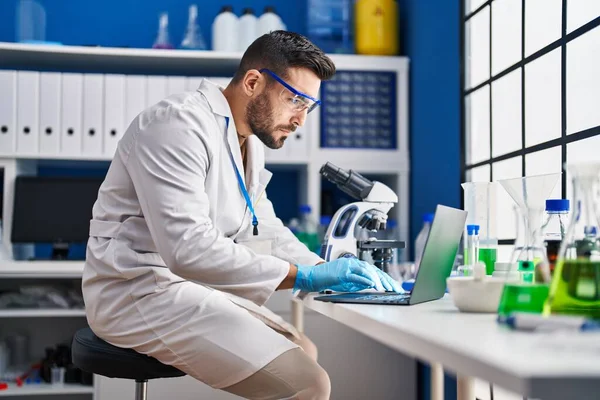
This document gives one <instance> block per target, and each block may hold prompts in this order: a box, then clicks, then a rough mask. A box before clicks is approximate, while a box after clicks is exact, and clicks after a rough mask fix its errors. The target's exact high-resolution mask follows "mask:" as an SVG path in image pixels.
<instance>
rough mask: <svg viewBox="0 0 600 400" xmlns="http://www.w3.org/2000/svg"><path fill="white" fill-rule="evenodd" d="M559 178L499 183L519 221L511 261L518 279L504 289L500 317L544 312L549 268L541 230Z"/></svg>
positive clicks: (515, 180) (503, 181) (557, 175)
mask: <svg viewBox="0 0 600 400" xmlns="http://www.w3.org/2000/svg"><path fill="white" fill-rule="evenodd" d="M559 177H560V174H547V175H536V176H526V177H523V178H516V179H506V180H501V181H499V182H500V184H501V185H502V187H503V188H504V189H505V190H506V192H507V193H508V194H509V195H510V196H511V197H512V199H513V200H514V202H515V204H516V205H517V206H518V214H517V215H518V216H519V217H520V218H521V221H520V223H519V224H518V225H517V226H519V234H518V238H517V241H516V242H515V247H514V250H513V256H512V260H511V261H512V262H516V263H518V266H519V271H520V274H521V280H520V282H507V283H506V285H505V286H504V291H503V294H502V299H501V301H500V306H499V308H498V312H499V313H500V314H508V313H510V312H512V311H527V312H536V313H541V312H542V311H543V306H544V302H545V301H546V298H547V296H548V290H549V286H548V285H549V283H550V268H549V265H548V258H547V256H546V251H545V247H544V244H543V238H542V236H541V227H542V221H543V216H544V211H545V203H546V198H547V197H548V196H549V195H550V193H551V192H552V189H554V186H555V185H556V183H557V182H558V178H559ZM521 228H522V229H521Z"/></svg>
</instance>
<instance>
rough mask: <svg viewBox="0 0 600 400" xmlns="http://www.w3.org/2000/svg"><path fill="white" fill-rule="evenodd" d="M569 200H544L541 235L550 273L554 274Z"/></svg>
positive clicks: (567, 216)
mask: <svg viewBox="0 0 600 400" xmlns="http://www.w3.org/2000/svg"><path fill="white" fill-rule="evenodd" d="M569 206H570V203H569V200H565V199H548V200H546V221H545V222H544V225H543V226H542V236H543V237H544V245H545V247H546V255H547V256H548V263H549V265H550V275H553V274H554V268H555V266H556V260H557V259H558V253H559V250H560V244H561V243H562V241H563V239H564V238H565V234H566V231H567V220H568V218H569Z"/></svg>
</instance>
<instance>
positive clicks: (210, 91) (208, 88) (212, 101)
mask: <svg viewBox="0 0 600 400" xmlns="http://www.w3.org/2000/svg"><path fill="white" fill-rule="evenodd" d="M198 91H199V92H200V93H202V95H204V97H205V98H206V100H207V101H208V105H209V106H210V109H211V111H212V112H213V113H214V114H216V115H218V116H219V117H221V118H219V119H217V121H219V126H220V127H221V129H223V132H224V131H225V127H226V123H225V118H229V126H228V127H227V142H228V144H229V151H230V152H231V155H232V156H233V160H234V161H235V165H236V166H237V169H238V171H240V175H241V176H242V179H243V180H244V184H245V185H246V188H249V187H250V182H246V180H247V179H248V178H246V176H244V175H246V174H245V173H244V172H245V169H244V164H243V162H242V152H241V150H240V142H239V139H238V136H237V128H236V127H235V122H234V120H233V114H232V113H231V107H229V103H228V102H227V99H226V98H225V95H224V94H223V88H222V87H221V86H219V85H217V84H215V83H213V82H210V81H209V80H207V79H202V81H201V82H200V87H199V88H198ZM248 164H250V163H248Z"/></svg>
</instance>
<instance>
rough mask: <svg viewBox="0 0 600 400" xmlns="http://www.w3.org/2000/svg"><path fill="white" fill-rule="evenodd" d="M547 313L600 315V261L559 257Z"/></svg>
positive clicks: (596, 317) (595, 316)
mask: <svg viewBox="0 0 600 400" xmlns="http://www.w3.org/2000/svg"><path fill="white" fill-rule="evenodd" d="M544 313H545V314H569V315H580V316H585V317H588V318H595V319H598V318H600V261H589V260H581V259H578V260H565V261H559V262H558V263H557V265H556V269H555V271H554V276H553V279H552V287H551V290H550V296H549V298H548V301H547V303H546V306H545V308H544Z"/></svg>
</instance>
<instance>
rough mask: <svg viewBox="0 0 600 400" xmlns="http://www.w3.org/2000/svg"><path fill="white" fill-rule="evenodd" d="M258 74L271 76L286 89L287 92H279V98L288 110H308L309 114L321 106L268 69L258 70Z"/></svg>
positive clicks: (317, 101) (318, 102) (318, 101)
mask: <svg viewBox="0 0 600 400" xmlns="http://www.w3.org/2000/svg"><path fill="white" fill-rule="evenodd" d="M258 72H260V73H261V74H262V73H263V72H266V73H267V74H269V75H270V76H271V78H273V79H275V80H276V81H277V82H279V83H280V84H281V85H282V86H283V87H284V88H286V89H287V91H286V90H283V91H282V92H281V95H280V97H281V100H282V101H283V103H284V104H286V105H287V106H288V107H289V108H290V110H292V111H295V112H302V111H304V110H308V112H307V113H310V112H311V111H312V110H314V109H315V108H317V106H320V105H321V100H317V99H315V98H314V97H311V96H309V95H307V94H305V93H302V92H300V91H298V90H296V89H294V88H293V87H292V86H290V85H289V84H287V83H286V82H285V81H284V80H283V79H281V78H280V77H279V76H277V74H276V73H275V72H273V71H271V70H270V69H267V68H263V69H261V70H259V71H258ZM290 92H291V93H290Z"/></svg>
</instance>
